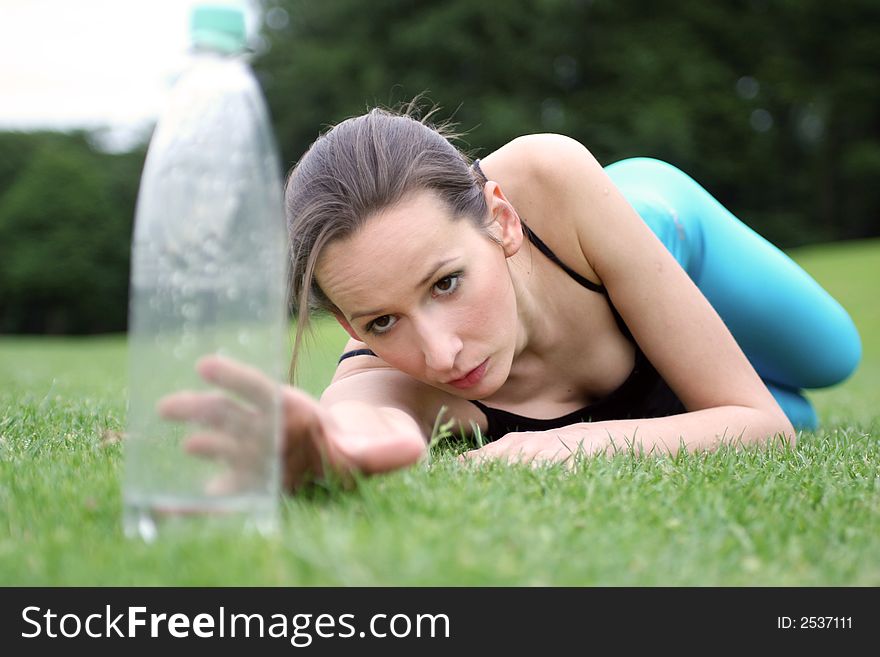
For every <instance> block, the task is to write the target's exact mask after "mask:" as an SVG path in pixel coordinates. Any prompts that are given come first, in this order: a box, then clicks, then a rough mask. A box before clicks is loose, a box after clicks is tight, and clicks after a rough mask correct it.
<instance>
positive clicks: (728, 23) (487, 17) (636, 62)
mask: <svg viewBox="0 0 880 657" xmlns="http://www.w3.org/2000/svg"><path fill="white" fill-rule="evenodd" d="M261 4H262V8H263V25H262V28H261V30H260V34H259V38H258V39H257V40H256V43H255V51H256V54H255V55H254V59H253V65H254V68H255V70H256V72H257V75H258V77H259V79H260V82H261V84H262V86H263V89H264V92H265V94H266V97H267V100H268V102H269V107H270V112H271V114H272V117H273V123H274V127H275V131H276V136H277V138H278V142H279V146H280V150H281V153H282V160H283V166H284V169H285V171H286V170H288V169H289V168H290V167H291V166H292V165H293V164H294V163H295V162H296V161H297V159H298V158H299V157H300V155H301V154H302V153H303V152H304V151H305V150H306V149H307V148H308V145H309V144H310V143H311V142H312V141H313V140H314V139H315V138H316V137H317V136H318V134H319V133H320V132H321V131H323V130H325V129H326V128H327V127H328V126H330V125H332V124H334V123H336V122H338V121H340V120H342V119H344V118H346V117H348V116H352V115H356V114H360V113H362V112H364V111H365V110H366V109H368V108H369V107H372V106H375V105H383V106H394V105H396V104H398V103H401V102H405V101H407V100H409V99H411V98H413V97H414V96H417V95H419V94H424V95H425V98H426V99H427V100H428V101H429V102H431V103H435V104H437V105H439V106H440V108H441V110H440V111H439V113H438V116H439V117H440V118H444V119H451V120H453V121H455V122H456V123H457V124H458V128H459V130H461V131H463V132H464V133H465V135H464V137H463V138H462V139H461V141H460V143H459V145H460V146H461V147H462V148H464V149H465V150H468V151H470V152H471V153H472V154H474V155H477V156H480V155H486V154H487V153H489V152H491V151H492V150H494V149H495V148H498V147H499V146H501V145H502V144H504V143H505V142H507V141H509V140H510V139H512V138H514V137H516V136H518V135H521V134H526V133H532V132H559V133H563V134H567V135H569V136H571V137H574V138H575V139H578V140H579V141H581V142H582V143H583V144H584V145H586V146H587V147H588V148H589V149H590V150H591V151H592V152H593V154H594V155H595V156H596V157H597V158H598V159H599V161H600V162H602V163H606V164H607V163H610V162H613V161H615V160H618V159H622V158H625V157H631V156H636V155H643V156H650V157H657V158H660V159H664V160H667V161H669V162H671V163H673V164H675V165H676V166H678V167H680V168H682V169H683V170H684V171H686V172H688V173H690V174H691V175H692V176H693V177H694V178H695V179H697V180H698V181H699V182H701V183H702V184H703V185H704V186H705V187H706V188H707V189H709V191H710V192H712V193H713V194H714V195H715V196H716V197H717V198H718V199H719V200H720V201H721V202H722V203H724V204H725V205H726V206H727V207H728V208H730V209H731V210H732V211H733V212H734V214H736V215H737V216H738V217H740V218H741V219H742V220H743V221H745V222H746V223H747V224H749V225H750V226H752V227H753V228H755V229H756V230H757V231H758V232H760V233H761V234H763V235H765V236H766V237H768V238H769V239H770V240H771V241H774V242H775V243H777V244H779V245H780V246H782V247H793V246H798V245H802V244H808V243H814V242H821V241H829V240H842V239H857V238H863V237H870V236H876V235H880V185H878V184H877V182H876V181H878V180H880V2H877V0H841V1H840V2H836V3H828V2H822V1H820V0H726V1H724V2H712V3H696V2H687V1H682V0H657V1H655V2H652V3H644V2H639V1H636V0H518V1H510V0H481V1H480V2H473V1H472V0H444V1H442V2H438V1H435V0H371V2H369V3H364V2H362V0H333V2H314V1H313V0H263V2H262V3H261ZM144 153H145V147H139V148H136V149H134V150H132V151H131V152H130V153H122V154H109V153H104V152H101V151H100V150H99V149H97V148H95V147H94V146H93V145H92V143H91V141H90V139H89V135H87V134H85V133H74V134H69V135H59V134H52V133H31V134H18V133H8V134H0V332H37V333H41V332H51V333H66V332H80V333H82V332H97V331H112V330H121V329H123V328H124V325H125V315H126V294H127V286H128V258H129V248H130V235H131V224H132V219H133V215H134V204H135V199H136V192H137V184H138V179H139V175H140V168H141V166H142V164H143V158H144Z"/></svg>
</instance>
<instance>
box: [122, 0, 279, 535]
mask: <svg viewBox="0 0 880 657" xmlns="http://www.w3.org/2000/svg"><path fill="white" fill-rule="evenodd" d="M191 31H192V39H193V45H194V53H195V56H194V58H193V64H192V66H191V67H190V68H189V70H187V71H186V72H185V73H184V74H183V75H181V77H180V78H179V80H178V82H177V83H176V84H175V85H174V88H173V89H172V91H171V95H170V98H169V103H168V107H167V109H166V111H165V112H164V113H163V114H162V116H161V117H160V119H159V123H158V125H157V127H156V130H155V132H154V134H153V138H152V140H151V142H150V146H149V150H148V154H147V159H146V163H145V165H144V170H143V174H142V178H141V185H140V191H139V194H138V203H137V210H136V217H135V229H134V239H133V244H132V268H131V289H130V291H131V296H130V306H129V374H130V377H129V383H130V385H129V415H128V426H127V435H126V441H125V476H124V484H123V505H124V512H123V524H124V529H125V532H126V534H128V535H129V536H140V537H142V538H143V539H145V540H148V541H150V540H152V539H154V538H156V536H157V535H159V534H161V533H162V532H163V531H165V530H163V527H165V526H166V525H168V524H173V525H174V526H180V525H183V526H189V527H191V526H193V524H196V525H198V526H202V524H203V523H209V524H210V525H215V524H216V523H217V522H218V521H223V524H224V526H225V525H227V524H228V523H229V521H232V522H233V523H234V524H235V525H237V526H241V525H242V524H243V526H245V527H254V528H256V529H258V530H260V531H267V530H272V529H273V528H274V527H275V526H276V524H277V514H278V504H279V495H280V491H279V489H280V483H279V482H280V472H279V466H278V440H279V426H280V422H279V404H278V386H277V385H276V386H274V388H275V392H274V398H273V399H272V400H270V401H271V403H270V404H268V405H264V406H263V407H262V408H260V409H258V411H256V410H255V409H254V408H252V404H251V405H249V403H248V400H247V399H243V398H238V397H236V395H235V394H234V393H232V392H228V391H224V390H222V389H219V388H209V386H208V385H207V384H206V383H205V382H204V381H202V380H201V379H200V377H199V376H198V374H197V372H196V371H195V363H196V362H197V361H198V359H199V358H200V357H201V356H204V355H206V354H211V353H219V354H223V355H226V356H229V357H231V358H234V359H235V360H237V361H241V362H242V363H245V364H247V365H249V366H250V367H253V368H256V369H258V370H260V371H261V372H262V373H264V374H265V375H267V376H268V377H269V379H271V380H272V381H274V382H277V381H280V380H281V377H282V376H283V374H284V364H283V362H284V345H285V334H286V328H285V322H286V301H285V271H286V265H285V260H286V254H287V242H286V239H287V238H286V230H285V228H284V217H283V209H282V194H283V191H282V183H281V179H280V167H279V161H278V156H277V151H276V149H275V144H274V140H273V138H272V132H271V128H270V124H269V120H268V112H267V110H266V106H265V103H264V101H263V98H262V95H261V93H260V90H259V86H258V84H257V82H256V80H255V78H254V76H253V73H252V71H251V70H250V68H249V66H248V64H247V62H246V61H245V59H244V58H243V57H242V54H243V53H244V50H245V26H244V15H243V13H242V12H241V10H239V9H236V8H233V7H230V6H197V7H196V8H195V9H194V11H193V13H192V17H191ZM271 388H272V386H271V385H270V389H271ZM209 389H210V390H213V391H215V392H216V393H218V394H221V395H223V399H224V403H225V400H228V401H229V402H230V403H239V404H241V405H242V406H244V407H250V410H251V411H252V412H255V413H256V412H259V413H262V417H260V418H258V421H253V422H249V423H247V424H246V426H242V425H241V423H239V426H237V427H234V426H230V427H228V428H227V429H228V430H227V431H225V432H224V433H226V434H227V435H226V436H225V438H226V439H228V440H234V441H250V444H249V456H250V459H249V461H250V465H249V467H250V468H251V471H250V472H249V473H247V474H248V476H246V477H241V478H240V479H241V482H239V483H238V484H237V485H235V486H233V487H232V488H231V489H230V488H229V487H228V486H227V488H226V490H221V491H220V492H218V491H217V486H215V485H214V484H216V482H217V481H221V480H222V478H223V477H224V476H227V475H229V473H230V472H231V471H234V470H235V469H236V468H237V467H241V464H238V463H229V462H224V461H222V460H217V461H214V460H209V459H206V458H204V457H203V456H201V457H199V456H194V455H190V454H188V453H187V451H186V450H185V442H186V440H187V438H188V437H189V436H192V435H193V434H196V433H198V432H200V431H201V432H204V431H206V427H205V426H201V425H199V424H196V423H195V422H172V421H167V420H163V419H162V418H161V417H160V416H159V414H158V412H157V403H158V401H159V400H160V399H161V398H162V397H164V396H166V395H168V394H169V393H175V392H178V391H181V390H191V391H196V392H199V391H201V392H205V391H207V390H209ZM255 452H256V455H255ZM239 474H240V473H239Z"/></svg>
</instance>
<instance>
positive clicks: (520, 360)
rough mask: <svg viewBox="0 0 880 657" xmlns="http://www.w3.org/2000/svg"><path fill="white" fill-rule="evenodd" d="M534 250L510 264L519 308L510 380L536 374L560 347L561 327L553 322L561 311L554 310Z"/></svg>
mask: <svg viewBox="0 0 880 657" xmlns="http://www.w3.org/2000/svg"><path fill="white" fill-rule="evenodd" d="M532 255H533V254H532V253H531V248H528V247H527V248H525V249H523V250H522V251H521V252H520V253H519V254H517V255H516V256H514V257H513V258H510V259H509V260H508V263H509V264H508V267H509V269H510V277H511V280H512V282H513V286H514V292H515V295H516V306H517V322H518V330H517V343H516V350H515V351H514V355H513V363H512V365H511V370H510V378H516V377H519V376H522V375H529V376H530V375H531V374H530V373H529V374H526V372H528V371H529V370H532V368H533V367H534V365H535V363H536V362H538V361H542V360H543V359H544V358H545V356H546V354H547V353H548V351H549V350H550V349H551V348H553V346H554V345H556V344H558V342H559V339H560V336H559V335H558V333H559V329H560V327H559V324H558V323H557V322H554V321H553V317H554V316H556V312H557V310H556V309H555V308H554V307H553V295H551V294H549V290H547V289H546V285H544V281H543V279H542V277H541V275H540V272H541V270H540V269H539V268H538V267H537V266H535V262H534V260H535V259H534V258H533V257H532Z"/></svg>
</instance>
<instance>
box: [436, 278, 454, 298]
mask: <svg viewBox="0 0 880 657" xmlns="http://www.w3.org/2000/svg"><path fill="white" fill-rule="evenodd" d="M459 278H460V276H459V275H458V274H450V275H449V276H444V277H443V278H441V279H440V280H439V281H437V282H436V283H434V291H435V292H437V294H440V295H443V294H452V293H453V292H454V291H455V288H457V287H458V281H459Z"/></svg>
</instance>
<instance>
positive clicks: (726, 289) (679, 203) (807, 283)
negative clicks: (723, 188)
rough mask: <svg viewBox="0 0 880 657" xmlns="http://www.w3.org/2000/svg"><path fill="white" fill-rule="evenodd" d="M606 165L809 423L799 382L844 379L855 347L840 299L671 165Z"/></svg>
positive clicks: (785, 402)
mask: <svg viewBox="0 0 880 657" xmlns="http://www.w3.org/2000/svg"><path fill="white" fill-rule="evenodd" d="M605 171H606V172H607V173H608V175H609V176H610V177H611V180H612V181H613V182H614V184H615V185H617V187H618V188H619V189H620V191H621V192H622V193H623V195H624V196H625V197H626V199H627V200H628V201H629V202H630V204H631V205H632V206H633V207H634V208H635V209H636V211H637V212H638V213H639V215H641V217H642V219H643V220H644V221H645V223H646V224H647V225H648V226H649V227H650V228H651V230H652V231H653V232H654V234H655V235H657V237H659V238H660V241H661V242H663V244H664V245H665V246H666V248H667V249H669V251H670V253H672V255H673V256H674V257H675V259H676V260H678V262H679V264H680V265H681V266H682V267H683V268H684V270H685V271H686V272H687V273H688V275H689V276H690V277H691V279H692V280H693V281H694V282H695V283H696V284H697V287H699V289H700V290H701V291H702V293H703V294H704V295H705V296H706V298H707V299H708V300H709V303H711V304H712V306H713V307H714V308H715V310H716V311H717V312H718V314H719V315H720V316H721V319H722V320H724V323H725V324H726V325H727V327H728V328H729V329H730V332H731V333H732V334H733V337H734V338H735V339H736V341H737V343H739V346H740V347H741V348H742V350H743V351H744V352H745V354H746V356H747V357H748V359H749V361H751V363H752V365H753V366H754V368H755V370H757V372H758V374H759V375H760V376H761V378H762V379H763V380H764V383H765V384H766V385H767V388H768V389H769V390H770V392H771V393H772V394H773V396H774V397H775V398H776V401H777V402H779V405H780V406H781V407H782V410H783V411H785V413H786V415H788V418H789V420H791V422H792V424H793V425H794V426H795V428H798V429H815V428H816V427H817V426H818V418H817V417H816V411H815V410H814V409H813V406H812V404H810V402H809V401H808V400H807V399H806V397H805V396H804V395H803V393H802V389H803V388H823V387H826V386H830V385H834V384H835V383H838V382H840V381H843V380H844V379H845V378H847V377H848V376H849V375H850V374H852V372H853V371H854V370H855V368H856V366H857V365H858V362H859V359H860V358H861V354H862V344H861V340H860V338H859V334H858V331H857V330H856V327H855V325H854V324H853V322H852V319H850V316H849V315H848V314H847V312H846V311H845V310H844V309H843V307H841V305H840V304H839V303H838V302H837V301H835V300H834V299H833V298H832V297H831V295H830V294H828V292H826V291H825V290H824V289H822V287H820V286H819V284H818V283H817V282H816V281H814V280H813V279H812V278H811V277H810V275H809V274H807V273H806V272H805V271H804V270H803V269H801V268H800V267H799V266H798V265H796V264H795V263H794V262H793V261H792V260H791V259H790V258H789V257H788V256H786V255H785V254H784V253H782V251H780V250H779V249H777V248H776V247H775V246H773V245H772V244H771V243H770V242H768V241H767V240H765V239H764V238H763V237H761V236H760V235H758V234H757V233H756V232H755V231H753V230H752V229H751V228H749V227H748V226H746V225H745V224H743V223H742V222H741V221H740V220H739V219H737V218H736V217H735V216H733V214H731V213H730V212H729V211H728V210H727V209H726V208H724V206H722V205H721V204H720V203H719V202H718V201H716V200H715V199H714V198H713V197H712V196H711V195H710V194H709V193H708V192H707V191H706V190H705V189H703V188H702V187H701V186H700V185H699V184H697V183H696V182H695V181H694V180H693V179H692V178H691V177H690V176H688V175H687V174H685V173H683V172H682V171H680V170H679V169H676V168H675V167H674V166H672V165H670V164H667V163H665V162H661V161H659V160H654V159H650V158H632V159H628V160H623V161H620V162H616V163H614V164H611V165H609V166H608V167H606V169H605Z"/></svg>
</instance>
